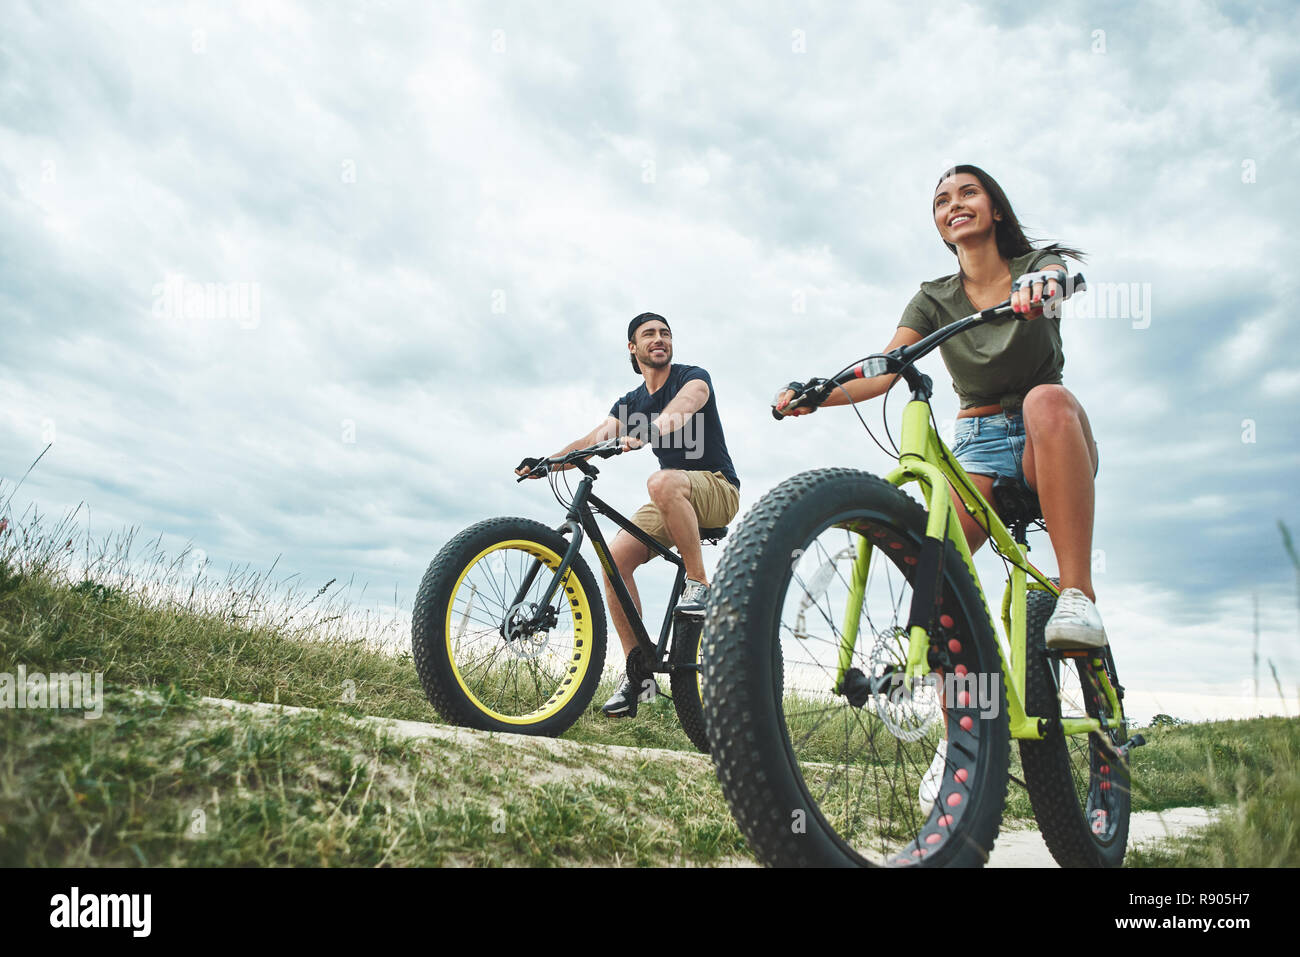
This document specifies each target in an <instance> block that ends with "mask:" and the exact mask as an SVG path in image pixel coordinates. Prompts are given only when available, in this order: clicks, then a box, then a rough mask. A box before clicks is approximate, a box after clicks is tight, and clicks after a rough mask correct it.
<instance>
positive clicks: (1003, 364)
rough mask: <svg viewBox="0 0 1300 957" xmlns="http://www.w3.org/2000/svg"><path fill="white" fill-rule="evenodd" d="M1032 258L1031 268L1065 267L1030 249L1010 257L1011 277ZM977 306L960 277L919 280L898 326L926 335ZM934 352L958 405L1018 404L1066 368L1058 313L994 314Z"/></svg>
mask: <svg viewBox="0 0 1300 957" xmlns="http://www.w3.org/2000/svg"><path fill="white" fill-rule="evenodd" d="M1031 263H1032V264H1033V266H1034V268H1035V269H1046V268H1048V267H1049V266H1061V267H1064V266H1065V261H1064V260H1063V259H1061V258H1060V257H1059V256H1057V255H1056V254H1054V253H1043V252H1040V251H1035V252H1031V253H1026V254H1025V255H1023V256H1017V257H1016V258H1015V259H1013V260H1011V264H1010V265H1011V278H1012V279H1013V280H1014V279H1017V278H1019V277H1020V276H1022V275H1024V274H1025V273H1026V272H1028V271H1029V266H1030V264H1031ZM978 311H979V310H977V309H976V308H975V307H974V306H973V305H971V302H970V300H969V299H967V298H966V290H965V289H963V288H962V284H961V277H960V276H959V275H952V276H945V277H944V278H942V279H935V280H933V281H932V282H923V283H921V291H920V292H918V293H917V294H916V295H915V296H913V297H912V301H911V302H909V303H908V304H907V308H906V309H904V310H903V318H902V319H900V320H899V321H898V325H899V326H900V327H906V328H908V329H914V330H916V331H917V332H919V333H920V334H921V335H922V336H928V335H929V334H930V333H932V332H934V331H935V330H937V329H941V328H943V327H944V326H946V325H948V324H949V323H952V322H956V321H957V320H958V319H962V318H965V317H966V316H969V315H970V314H971V313H974V312H978ZM939 352H940V354H941V355H942V356H943V364H944V365H946V366H947V367H948V374H949V375H951V376H952V387H953V391H955V392H956V393H957V396H958V397H959V398H960V399H961V407H962V408H963V409H970V408H973V407H975V406H981V405H1001V406H1002V407H1003V408H1004V409H1007V410H1014V409H1019V408H1020V404H1021V402H1022V401H1023V399H1024V397H1025V393H1027V392H1028V391H1029V390H1030V389H1032V388H1033V387H1034V386H1037V385H1047V384H1053V383H1058V382H1060V381H1061V370H1062V369H1063V368H1065V353H1064V352H1062V351H1061V319H1060V317H1059V316H1057V317H1055V318H1053V317H1050V316H1046V315H1044V316H1040V317H1039V318H1037V319H1030V320H1027V321H1023V320H1019V319H1015V318H1011V317H1008V318H1005V319H994V320H992V321H990V322H987V323H985V324H984V325H982V326H977V327H975V328H974V329H969V330H967V331H966V332H963V333H961V334H960V335H956V336H953V337H952V338H951V339H949V340H948V341H947V342H945V343H943V345H941V346H940V347H939Z"/></svg>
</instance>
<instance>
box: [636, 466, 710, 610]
mask: <svg viewBox="0 0 1300 957" xmlns="http://www.w3.org/2000/svg"><path fill="white" fill-rule="evenodd" d="M646 488H647V489H649V491H650V501H652V502H654V504H655V507H656V508H657V509H659V514H660V515H662V516H663V520H664V526H665V527H666V528H667V529H668V537H669V538H671V539H672V541H673V544H674V545H675V546H677V551H678V553H679V554H680V555H681V556H682V562H683V563H684V564H685V565H686V577H687V578H690V579H692V580H694V581H697V582H701V583H702V584H705V585H707V584H708V583H709V580H708V578H707V577H705V574H704V552H703V550H702V549H701V548H700V520H699V518H698V517H697V516H696V515H695V506H693V505H692V504H691V482H690V479H688V478H687V477H686V473H685V472H683V471H680V470H678V469H660V470H659V471H658V472H655V473H654V475H651V476H650V480H649V481H648V482H646Z"/></svg>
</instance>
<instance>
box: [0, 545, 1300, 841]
mask: <svg viewBox="0 0 1300 957" xmlns="http://www.w3.org/2000/svg"><path fill="white" fill-rule="evenodd" d="M3 534H5V535H6V536H7V537H9V538H10V541H9V542H8V543H6V542H5V541H4V539H3V538H0V672H7V673H11V674H12V673H14V672H15V671H16V669H17V667H18V666H19V665H23V666H25V668H26V669H27V670H28V671H29V672H37V671H39V672H46V673H54V672H71V671H79V672H102V673H103V675H104V682H105V687H106V690H107V695H106V698H107V700H106V704H105V709H104V714H103V717H102V718H99V719H96V720H86V719H84V718H83V717H81V715H80V713H79V712H68V711H57V710H8V711H6V712H3V713H0V864H3V865H37V866H40V865H72V866H84V865H90V864H93V865H119V864H142V865H170V864H192V865H267V864H275V865H345V866H356V865H360V866H372V865H438V864H477V865H502V864H510V865H554V864H578V865H581V864H618V863H622V864H640V865H660V864H682V863H688V864H701V865H716V864H730V863H743V862H746V861H748V860H750V858H749V855H748V851H747V849H746V847H745V843H744V840H743V838H741V836H740V834H739V832H738V831H737V829H736V827H735V825H734V824H733V822H732V820H731V816H730V814H729V812H728V809H727V807H726V804H725V802H724V801H723V799H722V796H721V793H720V791H719V789H718V786H717V783H716V781H715V779H714V777H713V771H712V766H711V765H710V764H709V762H708V760H707V759H706V758H703V757H701V756H698V755H696V754H694V752H693V749H692V747H691V745H690V743H689V741H688V740H687V739H686V737H685V735H684V734H682V732H681V730H680V729H679V728H678V727H677V724H676V719H675V717H674V715H673V713H672V709H671V707H670V706H669V707H657V708H649V709H646V710H645V711H643V714H642V716H641V717H639V718H638V719H637V720H635V721H624V722H614V723H611V722H608V721H606V720H604V719H603V718H601V717H600V716H598V715H589V716H587V717H585V718H583V719H582V720H581V721H579V722H578V724H577V725H575V726H574V728H573V729H572V730H571V731H570V732H569V733H568V734H567V735H566V736H565V737H566V738H568V739H569V740H571V741H573V742H577V743H579V744H582V743H585V744H591V745H602V746H604V745H611V744H612V745H630V746H633V747H652V748H659V749H667V750H669V751H673V752H679V754H678V755H677V756H676V757H674V756H672V755H664V754H663V753H662V752H655V753H647V754H637V753H630V752H623V751H619V750H618V749H610V748H607V747H566V748H562V749H560V750H558V751H557V750H556V749H554V748H552V747H549V746H548V743H547V742H541V741H536V740H532V741H523V740H520V739H516V738H512V737H510V736H502V737H488V736H468V735H460V736H456V735H449V736H448V737H447V738H445V739H442V738H427V737H425V738H419V739H411V738H408V737H404V736H403V735H401V734H398V733H395V732H394V730H393V729H392V728H388V727H384V726H382V725H376V724H374V723H364V722H359V721H357V720H356V719H358V718H360V717H362V716H367V715H369V716H378V717H382V718H390V719H408V720H416V721H434V720H436V715H435V714H434V713H433V712H432V710H431V708H430V707H429V705H428V703H427V702H426V701H425V698H424V695H423V693H422V691H421V688H420V685H419V681H418V679H417V678H416V675H415V672H414V668H413V667H412V664H411V661H410V657H409V655H402V654H392V653H389V652H385V651H383V650H379V649H377V648H376V647H374V645H373V644H372V643H369V642H367V641H364V640H357V639H352V638H347V637H345V636H344V635H343V634H342V632H341V631H337V630H336V631H334V632H333V633H331V631H330V629H328V628H327V627H322V623H323V622H327V621H328V620H329V618H330V616H329V615H323V614H321V613H320V611H319V610H313V609H314V602H315V601H316V599H317V598H319V597H320V592H317V593H315V595H308V596H302V597H301V598H300V600H299V601H298V602H297V603H295V602H294V601H288V602H284V601H281V602H280V603H279V605H277V607H279V608H281V609H282V610H281V611H280V612H278V613H277V614H268V613H267V612H266V609H267V608H268V607H270V606H269V605H267V604H266V603H265V596H264V595H261V592H262V586H263V585H264V584H265V582H264V581H260V580H252V581H248V580H245V581H238V582H234V583H232V582H230V581H227V582H226V583H225V584H224V585H223V586H221V587H217V588H209V589H207V590H206V591H203V592H197V591H195V590H194V589H191V590H190V592H189V593H188V595H187V594H186V593H185V592H184V590H183V589H179V588H178V587H176V586H177V581H175V580H168V579H167V576H166V575H164V576H162V579H161V581H162V584H161V585H160V584H159V579H158V578H157V577H156V576H155V577H153V578H133V577H131V576H130V575H129V574H107V573H106V574H104V575H103V576H101V577H102V582H96V581H91V580H84V581H80V582H78V583H76V584H73V583H72V582H73V581H74V580H75V579H76V578H77V576H76V575H70V574H69V570H70V568H71V567H72V562H71V560H70V559H67V558H65V557H64V556H63V552H67V551H69V549H67V548H63V549H60V548H59V547H58V546H59V545H60V544H61V542H62V537H63V536H62V533H61V532H59V531H58V530H57V529H56V530H55V534H54V535H53V536H52V537H51V536H46V538H45V539H44V540H41V541H36V540H35V539H33V538H30V537H29V539H28V540H27V541H25V542H23V543H17V542H15V541H13V540H12V538H13V536H14V535H16V534H17V532H16V530H14V529H8V530H7V531H6V532H5V533H3ZM164 570H165V569H164ZM109 581H112V582H113V584H105V583H103V582H109ZM259 595H261V597H260V598H259ZM259 602H261V604H259ZM284 609H287V610H284ZM294 609H296V610H294ZM309 636H315V637H309ZM322 636H323V637H322ZM203 696H212V697H217V698H225V699H234V700H237V701H244V702H253V701H263V702H278V703H280V704H284V705H294V706H302V707H306V708H311V709H319V710H317V711H314V712H305V713H297V714H284V713H265V712H255V711H248V710H231V709H230V708H227V707H222V706H220V705H217V704H213V703H211V702H207V701H204V700H202V698H203ZM1146 733H1147V737H1148V740H1149V741H1150V744H1149V745H1148V746H1147V747H1145V748H1142V749H1140V750H1139V751H1138V752H1136V759H1135V772H1136V779H1137V781H1138V782H1139V784H1138V786H1137V789H1136V793H1135V796H1134V808H1135V810H1161V809H1164V808H1171V807H1183V806H1189V805H1200V806H1213V805H1222V804H1231V805H1232V806H1233V807H1235V808H1236V810H1235V812H1234V813H1233V814H1230V815H1228V816H1226V817H1225V818H1224V819H1223V820H1222V821H1220V823H1218V824H1216V825H1214V826H1213V827H1211V828H1208V829H1206V830H1205V831H1204V832H1203V833H1201V834H1200V835H1198V836H1197V837H1196V838H1195V839H1194V840H1193V841H1190V842H1183V843H1182V844H1180V846H1178V847H1174V848H1160V849H1157V850H1151V851H1139V852H1135V853H1133V854H1131V856H1130V863H1131V864H1133V865H1136V866H1142V865H1159V866H1169V865H1175V866H1197V865H1209V866H1259V865H1290V866H1295V865H1297V864H1300V838H1297V835H1296V833H1295V824H1294V823H1293V821H1292V820H1290V816H1289V815H1287V814H1280V813H1277V811H1278V808H1280V807H1289V808H1292V809H1293V808H1295V807H1298V806H1300V771H1298V769H1297V757H1296V756H1297V754H1298V753H1300V727H1298V724H1297V722H1295V721H1287V720H1284V719H1262V718H1261V719H1255V720H1251V721H1238V722H1220V723H1215V724H1206V725H1190V726H1183V727H1172V728H1163V729H1151V730H1150V731H1148V732H1146ZM1014 753H1015V752H1014V749H1013V765H1014V764H1015V763H1016V762H1015V759H1014ZM1013 773H1015V774H1017V776H1019V775H1018V768H1016V767H1013ZM1030 817H1031V813H1030V810H1029V802H1028V798H1027V796H1026V795H1025V794H1024V792H1023V791H1022V790H1021V789H1020V788H1018V787H1016V786H1015V785H1013V786H1012V787H1011V790H1010V793H1009V796H1008V807H1007V819H1008V824H1009V826H1018V825H1019V826H1025V825H1028V824H1029V823H1030V821H1029V819H1030Z"/></svg>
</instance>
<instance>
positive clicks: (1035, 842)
mask: <svg viewBox="0 0 1300 957" xmlns="http://www.w3.org/2000/svg"><path fill="white" fill-rule="evenodd" d="M203 700H204V701H205V702H207V703H208V704H215V705H220V706H221V707H223V708H228V709H230V710H247V711H283V712H285V713H288V714H297V713H300V712H304V711H311V710H313V709H311V708H297V707H292V706H290V705H278V704H265V703H260V702H259V703H255V704H246V703H243V702H239V701H230V700H228V699H226V698H204V699H203ZM358 720H360V721H364V722H365V723H367V724H371V725H377V726H380V727H383V728H386V729H387V730H388V731H389V732H390V733H392V734H394V735H397V736H398V737H403V738H439V739H443V740H453V741H457V742H459V743H462V744H470V745H473V744H476V743H481V742H485V741H487V740H497V741H500V742H501V743H511V744H514V745H517V746H519V747H522V748H524V749H525V750H527V751H530V752H532V753H536V752H537V751H538V750H541V751H544V752H546V753H549V754H553V755H556V756H561V755H563V756H570V757H572V756H578V755H581V754H582V753H583V752H590V751H598V752H600V753H601V754H604V755H608V756H615V757H623V758H626V759H627V760H639V761H645V760H647V759H653V760H656V761H689V762H693V763H695V764H698V765H701V766H704V767H708V766H710V765H709V759H708V758H707V757H705V756H704V755H702V754H694V753H691V752H688V751H669V750H664V749H661V748H629V747H626V746H623V745H616V744H584V743H581V742H577V741H565V740H563V739H560V738H539V737H534V736H532V735H523V734H496V733H488V732H484V731H471V730H469V729H468V728H454V727H450V726H448V725H441V724H429V723H426V722H423V721H401V720H397V719H394V718H374V717H372V718H363V719H358ZM557 770H559V771H560V772H561V773H572V774H575V775H579V776H580V774H581V769H580V768H578V769H574V768H560V767H559V765H557ZM1212 819H1213V812H1212V811H1211V810H1210V809H1208V808H1199V807H1185V808H1171V809H1170V810H1167V811H1144V812H1141V813H1138V814H1134V815H1133V817H1132V820H1131V822H1130V824H1129V847H1130V848H1131V847H1136V846H1137V845H1139V844H1147V843H1158V842H1160V841H1165V840H1169V839H1170V838H1174V837H1178V836H1179V835H1181V834H1185V833H1187V832H1188V831H1190V830H1192V829H1193V828H1197V827H1201V826H1203V825H1206V824H1209V823H1210V821H1211V820H1212ZM1055 866H1056V862H1055V861H1053V860H1052V855H1051V854H1050V853H1049V852H1048V850H1047V846H1046V845H1045V844H1044V843H1043V838H1042V836H1041V835H1040V834H1039V833H1038V832H1037V831H1033V830H1019V831H1014V830H1006V829H1004V830H1003V831H1002V832H1001V834H999V835H998V840H997V844H995V845H994V847H993V854H992V856H991V857H990V859H989V867H1055Z"/></svg>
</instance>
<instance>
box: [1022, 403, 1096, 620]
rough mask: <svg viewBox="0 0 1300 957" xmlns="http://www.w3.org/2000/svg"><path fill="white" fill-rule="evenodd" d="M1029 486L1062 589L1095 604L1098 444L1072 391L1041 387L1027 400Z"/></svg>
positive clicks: (1026, 433) (1025, 459) (1026, 462)
mask: <svg viewBox="0 0 1300 957" xmlns="http://www.w3.org/2000/svg"><path fill="white" fill-rule="evenodd" d="M1024 416H1025V456H1024V461H1023V465H1024V470H1025V481H1026V482H1028V483H1029V487H1030V488H1032V489H1034V491H1036V492H1037V493H1038V501H1039V504H1040V505H1041V506H1042V509H1043V519H1044V521H1046V522H1047V532H1048V534H1049V535H1050V536H1051V538H1052V548H1053V549H1054V550H1055V552H1056V563H1057V565H1058V566H1059V567H1060V570H1061V588H1062V589H1066V588H1077V589H1079V591H1081V592H1083V593H1084V594H1085V595H1087V596H1088V597H1089V598H1090V599H1092V600H1093V601H1094V602H1095V601H1096V600H1097V596H1096V594H1095V593H1094V592H1093V590H1092V520H1093V502H1094V500H1095V493H1094V488H1093V478H1092V477H1093V473H1094V472H1095V471H1096V469H1097V443H1096V442H1094V441H1093V438H1092V427H1091V426H1090V425H1089V424H1088V416H1087V413H1085V412H1084V411H1083V406H1081V405H1080V404H1079V400H1078V399H1076V398H1075V397H1074V396H1073V395H1072V394H1071V393H1070V390H1069V389H1067V388H1065V386H1061V385H1040V386H1037V387H1035V388H1033V389H1031V390H1030V391H1029V394H1028V395H1027V396H1025V405H1024Z"/></svg>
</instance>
